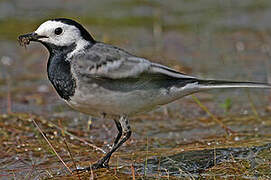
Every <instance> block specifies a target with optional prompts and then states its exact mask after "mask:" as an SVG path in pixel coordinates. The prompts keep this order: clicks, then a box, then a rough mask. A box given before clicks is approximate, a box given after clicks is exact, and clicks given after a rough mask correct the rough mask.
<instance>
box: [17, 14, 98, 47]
mask: <svg viewBox="0 0 271 180" xmlns="http://www.w3.org/2000/svg"><path fill="white" fill-rule="evenodd" d="M18 39H19V42H20V44H21V45H24V46H25V45H28V44H29V43H30V42H31V41H37V42H40V43H42V44H43V45H45V46H46V47H47V48H48V49H49V50H50V49H52V48H56V47H68V46H71V45H74V44H75V45H78V44H84V43H85V44H86V43H94V42H95V41H94V39H93V38H92V36H91V35H90V34H89V33H88V32H87V30H86V29H85V28H84V27H83V26H82V25H80V24H79V23H77V22H75V21H74V20H71V19H65V18H58V19H52V20H48V21H46V22H44V23H42V24H41V25H40V26H39V27H38V29H37V30H36V31H34V32H32V33H29V34H24V35H21V36H19V38H18Z"/></svg>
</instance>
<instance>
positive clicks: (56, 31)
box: [55, 27, 63, 35]
mask: <svg viewBox="0 0 271 180" xmlns="http://www.w3.org/2000/svg"><path fill="white" fill-rule="evenodd" d="M62 32H63V30H62V28H60V27H58V28H56V29H55V34H56V35H59V34H61V33H62Z"/></svg>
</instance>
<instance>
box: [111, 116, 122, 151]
mask: <svg viewBox="0 0 271 180" xmlns="http://www.w3.org/2000/svg"><path fill="white" fill-rule="evenodd" d="M114 122H115V125H116V127H117V129H118V131H119V132H118V135H117V137H116V138H115V140H114V143H113V146H112V148H113V147H114V146H115V145H116V144H118V142H119V140H120V138H121V136H122V127H121V123H120V122H119V121H118V120H116V119H114ZM112 148H111V149H112Z"/></svg>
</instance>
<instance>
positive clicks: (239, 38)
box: [0, 0, 271, 169]
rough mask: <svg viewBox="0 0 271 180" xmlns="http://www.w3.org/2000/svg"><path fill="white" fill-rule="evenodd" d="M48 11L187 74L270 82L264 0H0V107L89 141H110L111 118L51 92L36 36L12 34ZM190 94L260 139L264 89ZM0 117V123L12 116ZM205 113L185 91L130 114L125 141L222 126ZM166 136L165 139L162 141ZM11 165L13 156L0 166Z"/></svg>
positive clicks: (264, 129) (193, 135) (187, 136)
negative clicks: (77, 108)
mask: <svg viewBox="0 0 271 180" xmlns="http://www.w3.org/2000/svg"><path fill="white" fill-rule="evenodd" d="M57 17H65V18H71V19H74V20H76V21H78V22H79V23H81V24H82V25H83V26H84V27H85V28H86V29H87V30H88V31H89V32H91V34H92V35H93V36H94V38H95V39H96V40H98V41H103V42H106V43H110V44H113V45H116V46H119V47H121V48H123V49H125V50H127V51H129V52H131V53H132V54H135V55H137V56H141V57H145V58H147V59H150V60H152V61H154V62H158V63H161V64H164V65H167V66H170V67H171V68H174V69H176V70H179V71H181V72H184V73H187V74H190V75H194V76H198V77H202V78H209V79H225V80H235V81H257V82H269V83H270V82H271V72H270V70H271V65H270V63H271V47H270V45H271V23H270V18H271V1H270V0H246V1H244V0H227V1H225V0H205V1H200V0H169V1H163V0H131V1H123V0H99V1H88V0H76V1H72V0H47V1H43V0H0V114H3V115H4V114H5V115H6V114H7V113H14V112H16V113H30V114H34V115H37V116H42V117H44V118H53V119H54V118H64V119H65V118H66V122H68V123H67V126H68V127H69V128H71V129H76V128H78V127H80V128H81V129H80V130H82V131H84V132H85V134H84V133H83V134H81V136H85V137H86V138H90V139H91V140H92V141H94V142H95V141H97V140H99V142H97V143H98V144H99V145H100V146H102V147H104V148H106V147H107V146H106V145H107V144H108V143H109V144H110V142H111V140H112V139H113V137H111V135H110V133H112V134H115V133H116V130H115V129H114V126H113V123H112V122H111V121H106V123H107V124H105V125H104V124H103V123H104V122H105V121H95V119H94V120H93V121H94V122H93V124H91V123H92V121H91V122H90V121H89V120H88V119H89V118H88V117H87V116H85V115H83V114H80V113H78V112H74V111H73V110H71V109H70V108H69V107H68V106H67V105H66V104H65V103H64V102H63V101H61V100H60V99H59V97H58V96H57V94H56V93H55V91H54V89H53V88H52V87H51V85H50V84H49V81H48V79H47V74H46V63H47V59H48V52H47V50H46V49H45V48H44V47H42V45H41V44H38V43H31V45H30V46H28V47H26V48H24V47H20V46H19V44H18V42H17V37H18V36H19V35H20V34H24V33H28V32H32V31H34V30H35V29H36V28H37V27H38V26H39V25H40V24H41V23H42V22H44V21H46V20H48V19H51V18H57ZM196 96H197V97H198V98H199V100H200V102H201V103H202V104H204V106H205V107H207V108H208V109H209V111H210V112H211V113H212V114H213V115H215V116H217V117H220V118H222V119H223V118H224V119H227V120H226V122H228V125H229V126H231V128H232V129H234V130H237V131H238V132H243V131H245V132H247V131H253V133H254V130H255V129H256V130H257V132H258V130H259V129H260V132H259V134H265V135H266V136H265V137H266V138H267V139H268V140H270V138H269V135H267V134H268V133H269V129H268V128H270V120H265V119H264V118H261V117H268V115H270V111H271V96H270V91H269V90H255V89H253V90H252V89H250V90H244V89H242V90H213V91H208V92H204V93H200V94H197V95H196ZM236 116H238V117H239V116H242V117H243V116H245V117H249V118H248V119H249V122H251V123H250V124H248V126H246V125H245V123H246V122H248V121H246V120H247V119H246V118H245V119H243V120H242V121H241V122H240V121H238V123H237V124H235V122H234V121H233V119H234V118H233V117H236ZM5 117H6V116H5ZM5 117H4V118H3V117H2V121H3V123H4V122H5V123H6V122H16V121H15V120H14V121H7V120H5ZM7 117H9V116H7ZM7 117H6V118H7ZM208 118H210V114H209V113H208V112H206V111H205V110H203V109H202V108H201V107H199V106H198V105H197V103H196V102H195V99H193V98H191V96H189V97H185V98H184V99H182V100H178V101H176V102H174V103H171V104H170V105H168V106H166V107H162V108H160V109H158V110H156V111H154V112H151V113H149V114H147V115H142V116H139V117H135V118H132V120H134V121H132V126H133V129H134V131H135V134H134V136H133V140H132V142H130V144H133V143H134V144H136V143H138V142H140V143H141V144H140V143H139V144H138V147H141V149H144V147H145V143H146V142H145V141H146V137H148V136H151V138H152V140H153V143H152V144H151V145H150V146H151V147H152V148H159V147H160V145H162V147H167V148H169V147H176V146H178V145H179V146H181V145H182V144H187V143H188V142H191V143H192V142H195V141H197V142H198V141H199V140H202V139H204V138H207V137H208V138H209V137H210V136H215V137H216V135H218V136H221V135H224V131H223V129H221V128H220V126H219V125H217V124H215V123H214V124H212V123H211V122H212V120H209V119H208ZM251 118H252V119H251ZM81 119H83V121H80V120H81ZM186 121H187V123H186V124H183V123H184V122H186ZM87 122H89V124H91V125H93V126H92V127H94V130H92V131H91V133H92V134H91V135H89V129H88V130H87V129H84V127H85V125H86V124H87ZM153 122H155V123H156V124H157V126H155V127H154V126H153ZM263 122H264V123H263ZM268 122H269V123H268ZM205 123H207V124H208V123H211V125H210V124H209V125H210V126H208V125H206V124H205ZM29 126H32V125H29ZM104 126H105V127H104ZM4 127H5V126H2V128H3V129H5V128H4ZM3 129H2V134H5V133H3V131H4V130H3ZM90 129H91V127H90ZM74 131H75V130H74ZM104 131H109V132H110V133H104ZM111 131H112V132H111ZM0 132H1V131H0ZM79 134H80V133H79ZM27 135H29V134H27ZM29 136H30V135H29ZM238 138H239V137H238ZM142 139H143V140H142ZM262 139H264V138H262ZM103 140H104V142H101V141H103ZM158 140H159V143H158V142H157V141H158ZM169 140H173V141H171V142H170V144H168V143H169ZM237 140H239V139H237ZM203 141H205V140H203ZM206 141H207V140H206ZM211 141H213V140H211ZM257 142H258V140H257ZM15 145H16V144H15ZM128 146H129V145H128ZM126 148H127V147H126ZM128 149H129V148H128ZM131 149H132V148H130V149H129V150H131ZM139 149H140V148H139ZM139 149H138V150H139ZM122 152H126V150H125V148H124V149H122ZM128 152H129V151H128ZM10 157H12V158H13V157H14V156H13V155H12V156H10ZM26 157H27V156H26ZM9 160H10V159H9ZM93 160H94V159H93ZM10 161H11V160H10ZM11 162H12V161H11ZM0 163H1V162H0ZM5 163H6V161H5V160H3V161H2V164H5ZM11 167H18V164H16V163H14V164H12V166H6V168H7V169H8V168H11Z"/></svg>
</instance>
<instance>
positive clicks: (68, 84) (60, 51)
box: [44, 44, 76, 100]
mask: <svg viewBox="0 0 271 180" xmlns="http://www.w3.org/2000/svg"><path fill="white" fill-rule="evenodd" d="M44 45H45V46H46V48H47V49H48V50H49V53H50V57H49V60H48V63H47V74H48V78H49V80H50V81H51V83H52V84H53V86H54V88H55V89H56V91H57V93H58V94H59V96H60V97H62V98H63V99H65V100H70V97H71V96H73V95H74V93H75V88H76V82H75V79H74V77H73V76H72V73H71V64H70V62H69V61H67V60H65V59H66V58H67V54H68V53H70V52H72V51H73V50H74V49H75V47H76V44H72V45H70V46H64V47H57V46H55V45H52V44H44Z"/></svg>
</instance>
